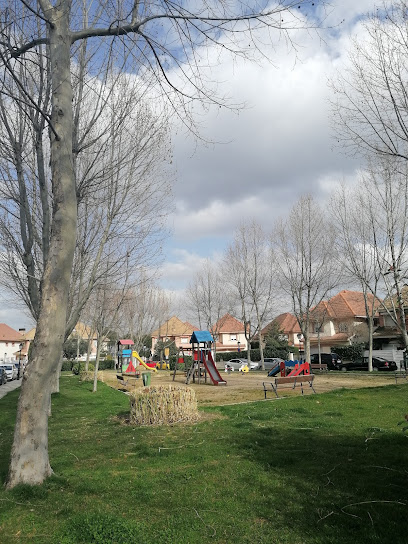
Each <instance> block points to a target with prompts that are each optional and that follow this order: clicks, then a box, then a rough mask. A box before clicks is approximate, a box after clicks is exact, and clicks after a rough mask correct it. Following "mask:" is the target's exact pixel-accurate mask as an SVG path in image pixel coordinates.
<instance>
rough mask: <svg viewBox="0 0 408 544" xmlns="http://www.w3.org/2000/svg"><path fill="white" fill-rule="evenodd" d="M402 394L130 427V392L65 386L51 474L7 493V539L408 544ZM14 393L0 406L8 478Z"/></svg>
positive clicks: (271, 405) (1, 514)
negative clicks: (189, 422) (126, 422)
mask: <svg viewBox="0 0 408 544" xmlns="http://www.w3.org/2000/svg"><path fill="white" fill-rule="evenodd" d="M407 392H408V388H407V386H406V385H399V386H389V387H382V388H372V389H363V390H353V391H346V390H341V391H338V392H333V393H327V394H322V395H310V396H307V397H303V398H302V397H296V398H290V399H281V400H277V401H267V402H258V403H252V404H244V405H235V406H225V407H220V408H212V409H210V408H206V410H205V411H206V413H207V414H209V415H212V416H214V417H211V418H210V419H207V420H205V421H202V422H201V423H198V424H194V425H175V426H173V427H157V428H147V427H143V428H131V427H128V426H126V425H124V424H123V423H122V419H123V417H124V416H125V415H126V413H127V410H128V399H127V397H126V396H125V395H123V394H121V393H120V392H117V391H114V390H112V389H109V388H108V387H106V386H105V385H104V384H99V385H98V393H96V394H93V393H91V385H90V384H88V383H82V384H81V383H79V382H78V380H77V378H72V377H66V376H64V377H63V378H62V380H61V393H59V394H58V395H55V396H54V397H53V416H52V418H51V419H50V426H49V429H50V458H51V464H52V467H53V469H54V471H55V475H54V476H53V477H52V478H50V479H49V480H48V481H47V482H46V483H45V484H44V485H42V486H40V487H34V488H30V487H28V486H20V487H18V488H16V489H14V490H13V491H11V492H6V491H5V490H4V489H3V488H2V489H1V490H0V503H1V506H0V542H1V543H2V544H7V543H17V542H18V543H20V542H21V543H26V542H35V543H37V542H38V543H53V544H54V543H55V544H81V543H86V544H90V543H98V544H108V543H109V544H111V543H112V544H113V543H115V544H133V543H142V544H149V543H152V544H153V543H154V544H166V543H169V544H170V543H171V544H184V543H185V544H195V543H197V544H198V543H200V544H201V543H210V542H211V543H226V544H234V543H239V544H241V543H242V544H245V543H248V544H249V543H251V544H254V543H265V544H266V543H268V544H280V543H282V544H283V543H285V544H312V543H313V544H315V543H319V544H331V543H333V544H334V543H336V544H346V543H347V544H351V543H353V544H355V543H356V542H359V543H360V542H361V543H364V544H366V543H369V544H370V543H381V544H387V543H392V544H400V543H406V542H408V524H407V521H408V506H407V505H408V467H407V460H408V455H407V448H408V442H407V438H408V433H405V434H404V433H402V431H401V427H399V426H398V425H397V423H398V422H399V421H401V420H402V419H403V415H404V414H405V413H407V412H408V397H407ZM17 397H18V392H12V393H10V394H8V395H7V396H6V397H5V398H4V399H2V400H0V420H1V429H2V431H1V434H0V451H1V455H0V478H1V479H2V481H3V482H4V480H5V477H6V474H7V465H8V461H9V455H10V447H11V441H12V432H13V419H14V414H15V408H16V402H17ZM215 416H216V417H215Z"/></svg>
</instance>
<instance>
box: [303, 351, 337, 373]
mask: <svg viewBox="0 0 408 544" xmlns="http://www.w3.org/2000/svg"><path fill="white" fill-rule="evenodd" d="M310 364H312V365H318V364H322V365H327V370H340V368H341V358H340V357H339V355H337V353H321V354H320V361H319V354H318V353H314V354H313V355H311V356H310Z"/></svg>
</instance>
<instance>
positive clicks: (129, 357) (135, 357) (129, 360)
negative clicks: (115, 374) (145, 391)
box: [121, 349, 157, 374]
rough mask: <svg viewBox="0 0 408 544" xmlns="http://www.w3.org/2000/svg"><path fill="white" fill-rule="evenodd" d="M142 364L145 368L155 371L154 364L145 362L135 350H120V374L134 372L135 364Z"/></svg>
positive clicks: (135, 369)
mask: <svg viewBox="0 0 408 544" xmlns="http://www.w3.org/2000/svg"><path fill="white" fill-rule="evenodd" d="M139 365H141V366H143V367H144V368H146V369H147V370H152V371H153V372H157V369H156V365H154V366H153V367H151V366H149V364H148V363H145V362H144V361H143V359H142V358H141V357H140V355H139V354H138V352H137V351H135V350H131V349H123V350H122V352H121V370H122V374H136V372H137V368H136V367H137V366H139Z"/></svg>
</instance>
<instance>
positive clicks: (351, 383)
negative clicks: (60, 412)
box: [100, 369, 395, 406]
mask: <svg viewBox="0 0 408 544" xmlns="http://www.w3.org/2000/svg"><path fill="white" fill-rule="evenodd" d="M219 370H220V374H221V375H225V379H226V380H227V386H226V387H215V386H214V385H213V384H212V383H211V381H210V380H209V381H207V383H206V384H205V383H203V382H202V383H201V384H198V383H197V382H196V383H193V382H191V383H190V384H189V387H192V388H193V389H194V391H195V394H196V397H197V400H198V402H199V404H201V405H205V406H222V405H227V404H234V403H240V402H251V401H255V400H262V399H263V398H264V394H263V386H262V383H263V382H264V381H268V377H267V372H266V371H265V372H262V371H259V370H253V371H252V370H251V371H250V372H248V373H246V374H245V373H242V372H232V373H231V374H226V373H224V371H223V370H221V369H219ZM100 379H101V381H104V382H105V383H107V384H108V385H110V386H111V387H114V388H116V389H120V388H121V384H120V383H118V380H117V378H116V372H114V371H113V370H112V371H111V370H105V371H103V372H100ZM185 382H186V376H185V374H184V371H182V370H178V371H177V373H176V376H175V380H174V381H173V372H172V371H168V370H159V371H158V372H155V373H152V375H151V383H152V384H155V385H157V384H160V385H166V384H178V385H182V384H185ZM131 383H132V386H134V387H136V388H141V387H143V381H142V380H141V379H134V380H132V382H131ZM393 384H395V378H394V373H392V372H390V373H378V372H377V373H375V374H368V373H367V372H365V373H364V372H361V373H345V372H334V371H333V372H326V373H321V374H316V375H315V381H314V388H315V390H316V392H317V393H324V392H327V391H333V390H336V389H342V388H345V389H360V388H365V387H380V386H385V385H393ZM300 394H301V393H300V391H298V390H297V389H295V390H294V391H292V390H291V389H285V392H284V396H285V397H289V396H299V395H300ZM305 394H306V395H309V394H310V393H309V392H306V393H305ZM268 402H269V401H268Z"/></svg>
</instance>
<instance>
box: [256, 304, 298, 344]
mask: <svg viewBox="0 0 408 544" xmlns="http://www.w3.org/2000/svg"><path fill="white" fill-rule="evenodd" d="M274 328H276V329H278V330H279V331H281V333H282V335H283V337H284V339H285V340H286V341H287V343H288V344H289V345H290V346H294V347H297V348H299V350H300V351H302V350H303V336H302V332H301V330H300V326H299V323H298V320H297V318H296V317H295V316H294V315H293V314H291V313H289V312H285V313H283V314H280V315H278V316H277V317H275V319H273V320H272V321H271V322H270V323H269V324H268V325H266V327H264V328H263V329H262V331H261V339H262V342H263V343H264V344H265V339H266V337H267V336H268V332H269V331H270V330H271V329H274Z"/></svg>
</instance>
